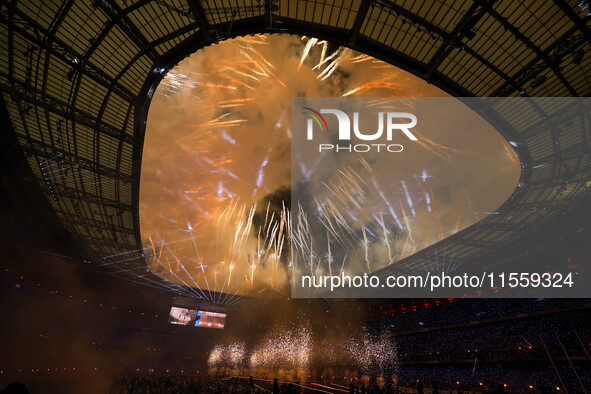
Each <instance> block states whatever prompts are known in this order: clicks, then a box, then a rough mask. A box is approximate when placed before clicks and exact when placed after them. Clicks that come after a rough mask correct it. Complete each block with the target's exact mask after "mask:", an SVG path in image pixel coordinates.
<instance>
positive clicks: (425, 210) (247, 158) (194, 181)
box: [105, 35, 511, 304]
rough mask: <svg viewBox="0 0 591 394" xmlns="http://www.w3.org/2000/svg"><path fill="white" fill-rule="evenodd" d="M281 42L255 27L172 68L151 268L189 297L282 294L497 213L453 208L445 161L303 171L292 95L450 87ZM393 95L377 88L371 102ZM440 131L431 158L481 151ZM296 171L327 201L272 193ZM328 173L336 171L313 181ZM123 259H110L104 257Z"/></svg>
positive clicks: (148, 218) (153, 157)
mask: <svg viewBox="0 0 591 394" xmlns="http://www.w3.org/2000/svg"><path fill="white" fill-rule="evenodd" d="M279 39H281V38H280V37H275V36H273V37H267V36H264V35H255V36H252V37H243V38H239V39H235V40H229V41H227V42H223V43H220V44H218V45H215V46H212V47H208V48H206V49H204V51H203V52H202V51H200V52H198V53H196V54H195V55H194V56H191V57H189V58H187V59H186V60H185V61H183V63H181V64H180V65H179V66H177V67H175V68H174V69H172V70H171V71H170V72H168V74H167V75H166V77H165V78H164V80H163V81H162V82H161V84H160V87H159V88H158V90H157V91H156V93H155V95H154V98H153V102H152V104H151V108H150V114H149V119H148V122H147V126H148V130H147V132H146V144H145V147H144V154H143V162H142V179H141V183H140V184H141V187H142V190H141V191H140V196H141V200H140V221H141V226H142V236H143V239H144V249H143V251H142V252H143V254H144V257H145V258H146V259H147V263H148V268H149V269H150V270H151V271H153V272H155V273H157V274H158V275H160V276H162V277H164V278H166V279H168V280H169V281H171V282H175V283H178V284H181V285H183V286H186V287H187V288H186V289H184V290H183V292H184V293H186V294H185V295H189V296H193V297H198V298H205V299H209V300H212V301H216V302H220V303H226V304H228V303H230V304H231V303H234V302H237V301H238V300H240V296H241V295H243V294H248V293H250V294H274V295H279V294H281V293H280V292H279V290H284V289H286V288H287V286H288V285H289V279H290V278H294V277H297V275H300V274H302V273H303V272H306V273H308V272H309V273H312V274H313V275H319V274H324V273H326V274H328V273H332V274H339V273H343V272H347V273H351V274H354V273H355V272H358V271H360V270H362V271H364V272H375V271H376V270H378V269H380V268H382V267H383V266H385V265H389V264H395V263H396V262H398V261H399V260H401V259H403V258H404V257H407V256H409V255H411V254H413V253H415V252H416V251H418V250H420V249H422V248H424V247H426V246H428V245H430V244H432V243H434V242H436V241H438V240H440V239H441V238H442V237H445V236H448V235H449V234H452V233H454V232H456V231H459V230H461V229H462V228H463V227H465V226H467V225H469V224H470V223H471V221H473V220H474V219H475V218H477V217H478V215H476V214H474V212H475V211H489V210H490V209H488V208H487V209H477V208H476V207H475V206H473V204H472V200H471V199H470V196H469V195H468V193H466V192H465V190H460V195H461V196H462V199H461V200H458V201H460V203H461V204H464V205H465V206H466V208H465V209H462V210H460V211H458V212H455V213H454V214H453V218H452V219H449V217H450V216H452V215H450V214H447V212H445V211H446V210H448V207H447V206H446V204H447V202H446V200H445V199H449V198H450V196H449V195H450V194H452V193H450V192H448V191H445V190H444V191H443V192H442V191H441V187H440V186H438V185H440V182H441V179H442V178H441V177H440V174H439V173H438V170H439V169H438V168H424V167H423V168H418V169H413V170H412V171H407V173H405V174H402V172H400V173H399V174H398V177H399V181H397V182H391V181H385V180H384V179H383V178H382V176H381V174H382V173H383V168H379V167H378V166H376V163H374V162H370V161H368V160H363V159H361V160H359V162H355V163H348V164H347V165H345V166H342V167H341V168H340V171H336V172H335V173H334V174H323V173H322V171H323V167H324V168H325V166H324V163H322V162H321V161H319V160H317V161H315V162H313V163H305V161H299V162H297V161H296V162H297V163H298V166H299V168H291V161H290V159H289V158H290V155H291V146H290V144H291V130H290V122H289V116H290V115H289V102H290V99H291V97H294V96H298V95H309V96H327V97H330V96H333V97H338V96H363V95H368V96H379V95H386V94H387V95H390V96H391V95H409V96H410V95H414V96H418V95H428V96H434V95H440V94H441V92H439V91H436V90H435V88H432V87H428V88H424V90H423V91H421V92H420V93H417V87H416V86H415V85H416V84H417V82H416V81H415V80H414V79H412V78H414V77H412V76H410V75H407V74H405V73H403V72H401V71H399V70H397V69H395V68H394V67H392V66H390V65H388V64H386V63H384V62H381V61H378V60H375V59H373V58H371V57H369V56H367V55H361V54H358V53H354V52H353V51H350V50H348V49H343V48H338V47H333V46H332V45H329V44H328V43H327V42H326V41H319V40H317V39H315V38H307V37H305V38H302V39H301V40H300V39H297V38H294V37H289V38H288V37H283V39H289V40H290V45H288V46H286V48H291V49H290V51H291V52H288V50H287V49H286V52H280V51H278V50H277V49H274V50H270V48H271V47H273V48H281V47H282V46H277V45H273V46H271V45H268V44H269V41H270V40H279ZM205 51H218V52H216V53H215V54H214V55H210V54H209V52H208V54H205V55H204V54H203V53H204V52H205ZM211 53H212V54H213V53H214V52H211ZM368 70H370V71H371V72H368ZM341 71H343V72H342V73H341ZM345 75H346V76H347V77H346V78H345V77H344V76H345ZM392 102H393V101H392V99H388V98H384V99H375V100H373V101H372V103H371V107H372V109H374V110H375V111H380V110H384V109H385V108H388V106H391V105H392ZM405 103H406V104H408V105H409V106H412V105H413V100H412V99H408V100H406V101H405ZM436 137H437V136H432V135H427V133H425V132H423V133H422V134H420V138H419V143H420V144H421V145H420V147H421V149H423V151H424V155H425V157H426V160H425V161H426V162H429V161H430V160H435V159H441V160H442V161H445V162H447V163H449V165H452V166H453V165H454V164H455V159H456V158H458V157H460V158H461V157H466V156H467V155H468V154H467V153H466V152H464V151H462V150H461V149H459V148H457V147H450V146H449V143H448V144H445V143H443V142H441V141H440V140H439V139H438V138H436ZM151 138H152V140H150V139H151ZM500 150H501V151H502V153H503V155H507V154H510V153H511V152H510V151H507V150H505V148H503V147H502V146H500ZM296 171H297V172H299V173H300V174H301V183H300V184H301V185H303V187H305V188H307V190H308V192H309V195H310V196H313V197H312V198H311V203H313V205H314V208H313V209H312V210H309V209H308V208H309V207H307V206H298V205H297V204H296V205H294V206H295V208H296V210H295V212H294V213H293V215H292V213H291V212H290V211H291V207H290V206H289V203H288V202H286V201H284V202H283V204H281V203H276V204H275V203H274V204H270V203H269V202H268V201H267V200H265V198H266V197H267V196H269V195H273V193H275V192H276V191H278V190H282V188H289V185H290V184H291V175H292V174H293V173H295V172H296ZM319 176H321V177H322V178H323V182H322V183H319V184H316V183H314V179H317V178H318V177H319ZM438 182H439V183H438ZM434 190H435V193H434ZM289 192H290V190H288V192H287V193H288V194H289ZM291 192H294V191H293V190H291ZM296 192H297V191H296ZM464 194H465V195H466V198H465V199H464V197H463V196H464ZM440 196H443V197H444V198H439V197H440ZM454 197H455V191H454ZM495 208H496V206H495ZM442 211H444V212H442ZM460 217H461V220H460ZM293 219H297V220H294V222H293V224H294V226H293V229H292V226H291V224H292V220H293ZM319 226H320V227H319ZM318 228H321V230H322V231H321V234H320V232H318V231H317V229H318ZM292 231H293V234H292ZM290 248H292V249H293V250H294V251H295V252H296V253H295V254H294V256H295V257H294V258H293V259H290V258H289V250H290ZM124 260H125V259H124V258H123V257H121V256H109V257H105V264H115V263H117V262H121V261H124ZM133 273H136V274H137V275H142V276H144V277H145V278H147V277H148V276H147V275H146V274H145V273H144V272H141V271H139V270H138V271H134V272H133ZM175 289H176V290H177V291H178V288H175ZM269 290H271V291H269ZM276 290H278V291H276Z"/></svg>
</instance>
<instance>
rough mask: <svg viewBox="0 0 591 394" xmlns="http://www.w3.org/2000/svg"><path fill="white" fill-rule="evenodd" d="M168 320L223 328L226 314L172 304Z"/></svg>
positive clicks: (195, 325) (183, 323) (189, 324)
mask: <svg viewBox="0 0 591 394" xmlns="http://www.w3.org/2000/svg"><path fill="white" fill-rule="evenodd" d="M168 322H169V323H170V324H178V325H181V326H194V327H205V328H217V329H223V328H224V326H225V324H226V314H225V313H220V312H209V311H202V310H199V309H193V308H183V307H178V306H173V307H172V308H170V313H169V315H168Z"/></svg>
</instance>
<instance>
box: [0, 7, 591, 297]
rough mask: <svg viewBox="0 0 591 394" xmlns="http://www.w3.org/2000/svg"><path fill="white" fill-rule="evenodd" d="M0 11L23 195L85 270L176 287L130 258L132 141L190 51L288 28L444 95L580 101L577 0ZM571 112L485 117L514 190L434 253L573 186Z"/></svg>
mask: <svg viewBox="0 0 591 394" xmlns="http://www.w3.org/2000/svg"><path fill="white" fill-rule="evenodd" d="M1 7H2V8H1V11H0V18H1V20H0V29H1V31H2V39H1V40H0V45H1V52H2V55H1V56H0V62H1V66H0V87H1V91H2V101H3V103H2V105H0V107H5V110H4V108H0V116H1V117H2V119H1V121H2V127H3V133H2V134H3V136H2V142H3V147H2V149H3V155H8V154H9V155H10V156H11V157H13V158H14V163H15V164H14V165H17V164H16V163H18V161H19V160H20V161H21V166H20V170H19V171H20V172H19V173H21V174H24V175H23V176H22V178H21V179H20V180H21V181H22V188H23V189H27V190H28V193H29V194H28V196H29V198H30V199H31V200H32V201H35V205H36V207H37V209H38V210H39V211H42V212H41V214H42V215H44V216H45V218H46V220H48V221H50V222H52V223H53V226H54V228H55V231H56V232H58V233H60V234H63V236H64V237H65V238H71V240H72V241H73V242H74V243H75V244H76V245H79V246H80V248H81V254H82V255H83V256H87V257H88V260H89V261H90V262H91V263H92V264H95V265H97V266H102V267H104V268H105V269H108V270H110V272H112V273H113V274H117V275H120V276H123V277H128V278H129V279H130V280H133V281H139V282H143V283H145V284H147V285H152V286H156V287H163V288H166V289H168V290H172V291H178V292H182V287H180V286H177V285H173V284H170V283H163V281H162V280H161V279H160V278H159V277H157V276H155V275H154V274H152V273H151V272H149V271H148V270H147V269H146V264H145V261H144V259H143V256H142V247H143V245H142V240H141V235H140V226H139V207H138V201H139V181H140V169H141V158H142V145H143V140H144V132H145V120H146V117H147V111H148V106H149V103H150V98H151V96H152V94H153V92H154V90H155V88H156V87H157V85H158V83H159V82H160V80H161V79H162V78H163V76H164V75H165V74H166V72H167V71H168V70H169V69H170V68H172V67H173V66H174V65H175V63H176V62H178V61H180V60H181V59H183V58H184V57H186V56H187V55H188V54H190V53H192V52H194V51H196V50H198V49H199V48H202V47H204V46H207V45H211V44H213V43H216V42H218V41H220V40H224V39H227V38H231V37H235V36H241V35H246V34H253V33H295V34H301V35H309V36H316V37H319V38H324V39H328V40H331V41H332V42H335V43H337V44H340V45H346V46H348V47H350V48H353V49H356V50H358V51H360V52H364V53H367V54H370V55H372V56H374V57H376V58H379V59H381V60H384V61H387V62H389V63H392V64H394V65H396V66H398V67H400V68H402V69H405V70H407V71H410V72H412V73H413V74H415V75H418V76H420V77H421V78H424V79H425V80H427V81H429V82H430V83H433V84H435V85H437V86H439V87H440V88H442V89H443V90H445V91H447V92H449V93H451V94H453V95H455V96H460V97H468V96H479V97H505V96H549V97H554V96H587V95H589V93H591V48H590V46H589V44H590V42H591V29H590V27H589V16H588V15H587V12H588V11H587V10H583V9H581V7H580V6H579V5H578V1H568V2H567V1H565V0H554V1H520V2H517V1H513V0H499V1H494V0H489V1H484V0H477V1H471V0H467V1H418V0H417V1H399V2H391V1H381V0H376V1H368V0H357V1H351V2H349V1H331V2H328V3H327V4H325V3H323V2H320V1H304V0H299V1H285V0H283V1H279V0H267V1H256V0H250V1H248V0H244V1H241V0H231V1H223V0H204V1H198V0H140V1H136V2H127V1H126V0H94V1H92V2H90V1H74V0H68V1H58V0H48V1H43V2H41V1H28V0H20V1H19V0H12V1H5V2H2V6H1ZM571 104H572V103H569V102H567V101H564V106H563V108H560V107H556V106H555V103H553V104H548V107H547V108H545V107H544V105H524V108H521V112H520V113H519V115H517V111H516V110H515V108H511V107H508V106H507V105H506V104H505V105H504V106H503V105H501V106H500V107H499V108H496V110H497V112H495V113H491V114H489V115H490V116H488V119H489V120H490V121H491V122H493V123H495V125H496V126H497V127H498V128H499V130H500V132H501V133H502V134H503V135H504V136H505V138H507V140H509V141H511V142H512V145H513V146H514V147H515V149H516V151H517V152H518V154H519V157H520V160H521V163H522V174H521V180H520V183H519V186H518V188H517V189H516V190H515V192H514V194H513V195H512V196H511V197H510V198H509V200H508V201H507V202H506V203H505V204H504V205H503V207H501V209H500V210H499V214H498V215H493V216H491V217H489V218H488V219H487V220H485V221H483V222H481V223H478V224H476V225H473V226H471V227H469V228H467V229H466V230H464V231H461V232H460V233H458V234H456V235H454V236H452V237H450V238H448V239H446V240H445V242H446V245H447V246H446V247H447V248H448V253H451V252H452V251H453V253H454V255H455V256H456V259H469V258H473V257H475V256H479V255H483V254H485V253H487V252H488V251H491V250H494V249H498V248H499V246H502V245H505V244H507V243H509V242H512V241H514V240H516V239H518V238H519V237H521V236H523V235H524V234H525V233H526V230H531V229H532V228H533V227H535V226H540V225H542V224H543V223H547V222H548V221H549V220H551V219H552V218H554V217H555V216H556V215H558V214H560V213H561V212H562V211H564V210H567V209H569V208H571V207H573V206H574V205H575V204H576V203H577V202H578V201H579V199H580V198H581V197H582V196H583V195H584V194H585V193H587V192H588V190H589V187H590V185H591V183H589V180H590V179H591V162H590V159H591V157H590V153H591V149H589V148H590V132H589V130H591V125H590V124H589V122H590V119H589V117H588V116H587V112H588V111H589V102H588V101H582V104H580V105H581V106H584V108H583V107H581V106H573V105H571ZM524 114H525V115H524ZM7 131H9V132H7ZM11 131H13V132H11ZM28 177H32V179H34V181H33V180H32V179H27V178H28ZM432 250H433V248H427V249H426V250H424V251H422V252H419V253H418V254H417V255H415V256H411V257H409V258H408V262H409V264H412V262H413V261H419V259H421V258H422V257H421V256H423V257H424V256H427V255H428V254H429V253H431V252H432ZM109 256H111V257H109Z"/></svg>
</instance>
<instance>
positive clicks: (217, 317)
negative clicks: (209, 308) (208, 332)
mask: <svg viewBox="0 0 591 394" xmlns="http://www.w3.org/2000/svg"><path fill="white" fill-rule="evenodd" d="M225 323H226V314H225V313H216V312H205V311H197V321H196V322H195V327H207V328H218V329H223V328H224V325H225Z"/></svg>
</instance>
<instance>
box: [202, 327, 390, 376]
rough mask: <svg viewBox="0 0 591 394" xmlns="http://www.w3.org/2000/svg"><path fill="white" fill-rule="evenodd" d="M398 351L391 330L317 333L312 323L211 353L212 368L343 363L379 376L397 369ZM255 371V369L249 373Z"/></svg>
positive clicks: (284, 367)
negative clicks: (376, 332) (247, 343)
mask: <svg viewBox="0 0 591 394" xmlns="http://www.w3.org/2000/svg"><path fill="white" fill-rule="evenodd" d="M397 361H398V351H397V348H396V342H395V340H394V339H393V338H392V337H391V336H390V335H389V334H387V333H385V332H384V333H379V334H371V333H370V332H369V331H368V330H367V329H365V328H364V329H361V330H360V331H357V332H351V333H346V332H343V333H338V334H337V333H332V334H331V335H327V336H323V337H320V336H315V335H313V333H312V330H311V328H310V324H309V322H299V323H297V324H292V325H287V326H285V325H284V326H277V327H275V328H273V329H271V330H269V331H268V332H267V333H266V334H265V335H264V337H263V338H261V339H260V340H259V342H258V343H257V342H255V343H254V344H253V345H251V346H250V347H247V346H245V344H244V342H237V341H234V342H231V343H229V344H228V345H216V346H215V347H214V348H213V349H212V350H211V351H210V353H209V361H208V365H209V367H210V368H245V369H247V370H249V371H254V370H259V371H261V370H264V371H267V373H269V371H275V372H273V373H275V374H276V373H277V371H280V370H290V369H300V370H310V369H315V370H322V369H323V368H330V367H334V366H339V367H341V368H342V369H343V370H345V369H349V370H356V371H358V372H360V373H363V374H368V375H371V376H374V377H375V376H379V375H380V374H383V373H386V372H388V373H392V372H395V370H396V362H397ZM249 373H252V372H249Z"/></svg>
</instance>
